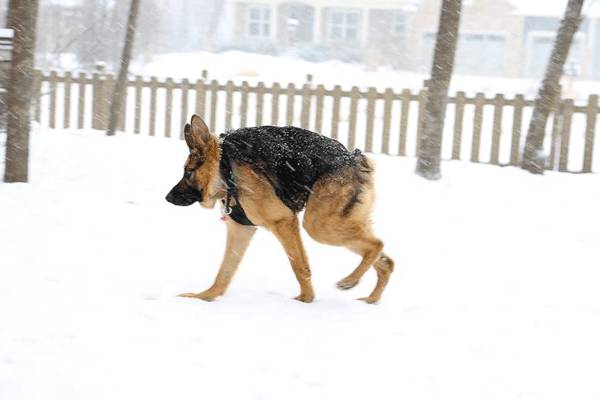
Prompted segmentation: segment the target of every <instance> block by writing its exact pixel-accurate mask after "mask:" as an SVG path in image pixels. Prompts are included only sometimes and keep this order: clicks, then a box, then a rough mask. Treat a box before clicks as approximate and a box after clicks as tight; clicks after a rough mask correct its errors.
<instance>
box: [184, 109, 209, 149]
mask: <svg viewBox="0 0 600 400" xmlns="http://www.w3.org/2000/svg"><path fill="white" fill-rule="evenodd" d="M190 136H191V138H192V140H193V142H194V143H195V144H197V145H204V144H206V143H207V142H208V140H209V139H210V130H209V129H208V126H206V123H205V122H204V121H203V120H202V118H200V117H199V116H197V115H196V114H194V115H192V123H191V127H190ZM186 141H187V139H186ZM188 145H189V144H188Z"/></svg>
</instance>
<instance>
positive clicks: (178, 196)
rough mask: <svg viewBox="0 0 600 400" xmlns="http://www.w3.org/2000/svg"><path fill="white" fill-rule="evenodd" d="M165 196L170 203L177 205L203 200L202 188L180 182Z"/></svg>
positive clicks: (188, 204)
mask: <svg viewBox="0 0 600 400" xmlns="http://www.w3.org/2000/svg"><path fill="white" fill-rule="evenodd" d="M165 198H166V200H167V201H168V202H169V203H171V204H174V205H176V206H190V205H192V204H194V203H195V202H197V201H199V202H201V201H202V190H198V189H196V188H194V187H191V186H189V185H187V184H185V183H183V184H182V182H179V183H178V184H177V185H175V186H174V187H173V189H171V191H170V192H169V193H168V194H167V196H166V197H165Z"/></svg>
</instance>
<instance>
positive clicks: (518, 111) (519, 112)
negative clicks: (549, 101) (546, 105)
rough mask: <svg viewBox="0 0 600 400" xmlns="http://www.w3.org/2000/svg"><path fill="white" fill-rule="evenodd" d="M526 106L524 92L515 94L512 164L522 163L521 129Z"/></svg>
mask: <svg viewBox="0 0 600 400" xmlns="http://www.w3.org/2000/svg"><path fill="white" fill-rule="evenodd" d="M524 106H525V97H523V95H522V94H518V95H516V96H515V100H514V111H513V125H512V138H511V142H510V164H511V165H515V166H516V165H519V164H520V163H521V157H520V153H521V129H522V126H523V107H524Z"/></svg>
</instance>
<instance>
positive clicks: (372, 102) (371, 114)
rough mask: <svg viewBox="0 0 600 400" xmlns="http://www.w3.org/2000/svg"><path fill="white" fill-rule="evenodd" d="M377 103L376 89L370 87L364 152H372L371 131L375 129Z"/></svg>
mask: <svg viewBox="0 0 600 400" xmlns="http://www.w3.org/2000/svg"><path fill="white" fill-rule="evenodd" d="M376 101H377V89H375V88H374V87H370V88H369V91H368V92H367V132H366V137H365V151H366V152H367V153H372V152H373V130H374V127H375V107H376Z"/></svg>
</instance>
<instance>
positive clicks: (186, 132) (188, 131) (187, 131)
mask: <svg viewBox="0 0 600 400" xmlns="http://www.w3.org/2000/svg"><path fill="white" fill-rule="evenodd" d="M183 137H184V138H185V143H187V145H188V147H189V148H190V150H191V149H193V148H194V147H196V143H195V142H194V138H193V137H192V126H191V125H190V124H185V126H184V127H183Z"/></svg>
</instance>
